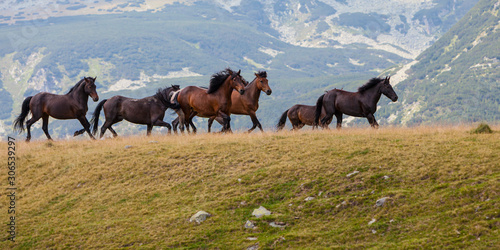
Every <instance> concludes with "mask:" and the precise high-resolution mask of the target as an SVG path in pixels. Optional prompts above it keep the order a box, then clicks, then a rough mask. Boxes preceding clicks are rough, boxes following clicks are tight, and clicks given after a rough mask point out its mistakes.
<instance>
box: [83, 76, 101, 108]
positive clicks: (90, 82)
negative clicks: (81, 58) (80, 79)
mask: <svg viewBox="0 0 500 250" xmlns="http://www.w3.org/2000/svg"><path fill="white" fill-rule="evenodd" d="M96 79H97V76H96V77H94V78H92V77H85V78H84V81H85V87H84V88H85V93H86V94H87V95H89V96H90V97H91V98H92V100H93V101H94V102H97V101H99V96H98V95H97V91H96V86H95V80H96Z"/></svg>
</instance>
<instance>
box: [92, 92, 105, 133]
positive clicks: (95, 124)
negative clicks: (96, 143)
mask: <svg viewBox="0 0 500 250" xmlns="http://www.w3.org/2000/svg"><path fill="white" fill-rule="evenodd" d="M107 100H108V99H104V100H102V101H101V102H100V103H99V104H97V107H95V110H94V114H93V115H92V119H90V129H91V130H92V134H93V135H94V136H95V134H96V133H97V128H98V126H99V114H100V113H101V109H102V106H104V103H105V102H106V101H107Z"/></svg>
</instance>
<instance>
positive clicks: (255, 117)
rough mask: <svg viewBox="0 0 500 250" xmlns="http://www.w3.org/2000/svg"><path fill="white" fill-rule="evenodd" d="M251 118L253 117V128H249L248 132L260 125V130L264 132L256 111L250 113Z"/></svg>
mask: <svg viewBox="0 0 500 250" xmlns="http://www.w3.org/2000/svg"><path fill="white" fill-rule="evenodd" d="M249 115H250V118H251V119H252V123H253V126H252V128H251V129H249V130H248V133H251V132H252V131H253V130H254V129H255V128H256V127H259V129H260V132H264V130H263V129H262V125H261V124H260V122H259V119H257V115H255V112H250V113H249Z"/></svg>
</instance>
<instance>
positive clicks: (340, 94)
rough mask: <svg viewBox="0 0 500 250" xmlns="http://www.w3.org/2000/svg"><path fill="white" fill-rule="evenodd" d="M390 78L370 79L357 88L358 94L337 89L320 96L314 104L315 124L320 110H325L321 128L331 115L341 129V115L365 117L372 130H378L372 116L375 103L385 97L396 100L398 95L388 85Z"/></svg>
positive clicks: (375, 107)
mask: <svg viewBox="0 0 500 250" xmlns="http://www.w3.org/2000/svg"><path fill="white" fill-rule="evenodd" d="M389 80H390V77H386V78H385V79H383V78H378V77H374V78H372V79H370V80H369V81H368V82H367V83H365V84H364V85H363V86H361V87H359V88H358V92H348V91H344V90H339V89H333V90H330V91H328V92H326V94H324V95H322V96H320V97H319V98H318V101H317V102H316V111H315V118H314V122H315V124H320V123H319V118H320V115H321V110H322V109H323V107H324V109H325V112H326V115H325V117H323V118H322V119H321V124H320V125H321V126H322V127H323V128H325V125H326V124H327V122H328V121H329V120H331V119H332V117H333V115H335V117H336V118H337V129H340V128H341V127H342V115H343V114H346V115H350V116H355V117H366V118H367V119H368V122H369V123H370V125H371V126H372V127H373V128H378V126H379V125H378V123H377V121H376V120H375V116H374V115H373V114H374V113H375V112H376V111H377V103H378V101H379V100H380V96H382V94H383V95H385V96H387V98H389V99H391V101H393V102H395V101H397V100H398V95H397V94H396V92H394V89H392V86H391V84H390V83H389Z"/></svg>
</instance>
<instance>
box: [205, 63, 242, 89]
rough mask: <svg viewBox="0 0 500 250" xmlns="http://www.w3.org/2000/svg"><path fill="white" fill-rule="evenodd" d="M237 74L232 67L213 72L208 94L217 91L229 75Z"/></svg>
mask: <svg viewBox="0 0 500 250" xmlns="http://www.w3.org/2000/svg"><path fill="white" fill-rule="evenodd" d="M235 75H236V73H235V72H234V71H232V70H231V69H230V68H227V69H225V70H222V71H219V72H217V73H215V74H213V75H212V78H210V85H209V87H208V90H207V94H211V93H214V92H215V91H217V90H218V89H219V88H220V86H222V84H223V83H224V81H226V79H227V78H228V77H229V76H235Z"/></svg>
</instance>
